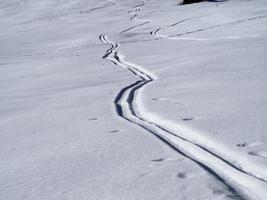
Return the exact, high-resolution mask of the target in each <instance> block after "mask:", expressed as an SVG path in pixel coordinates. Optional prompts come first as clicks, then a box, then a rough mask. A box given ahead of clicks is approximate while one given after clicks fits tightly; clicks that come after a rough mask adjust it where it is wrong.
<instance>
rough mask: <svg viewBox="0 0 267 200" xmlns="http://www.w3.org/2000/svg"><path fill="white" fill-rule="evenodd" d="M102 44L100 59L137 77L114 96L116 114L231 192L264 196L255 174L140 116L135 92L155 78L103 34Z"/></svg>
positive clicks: (260, 197)
mask: <svg viewBox="0 0 267 200" xmlns="http://www.w3.org/2000/svg"><path fill="white" fill-rule="evenodd" d="M99 39H100V41H101V42H102V43H103V44H108V45H111V48H110V49H108V50H107V51H106V54H105V55H104V56H103V58H104V59H107V60H109V61H112V62H113V63H114V64H116V65H118V66H121V67H122V68H125V69H127V70H129V71H130V72H131V73H132V74H133V75H134V76H136V77H138V78H139V80H138V81H136V82H134V83H132V84H130V85H128V86H126V87H125V88H123V89H121V90H120V92H119V93H118V95H117V96H116V97H115V99H114V104H115V107H116V112H117V114H118V115H119V116H120V117H122V118H124V119H125V120H127V121H129V122H131V123H133V124H136V125H137V126H139V127H141V128H143V129H145V130H147V131H148V132H150V133H152V134H153V135H155V136H157V138H159V139H160V140H161V141H163V142H164V143H166V144H168V145H169V146H171V147H173V148H174V149H176V150H177V151H179V152H182V153H183V154H184V155H186V156H187V157H189V158H190V159H192V160H194V161H195V162H197V163H198V164H200V165H201V166H203V167H205V168H207V169H209V170H210V171H212V172H213V173H215V174H216V175H217V176H219V177H220V179H221V180H222V181H223V182H224V183H225V184H226V185H227V186H228V187H229V188H232V189H233V190H234V191H236V192H238V193H239V194H240V195H241V196H243V197H244V198H248V199H262V200H265V199H267V194H266V191H267V190H266V189H267V188H266V183H265V182H264V181H262V180H259V179H258V178H256V176H254V175H251V174H249V173H246V172H245V171H243V170H241V169H239V168H238V167H236V166H235V165H234V164H233V163H230V162H229V161H226V160H225V159H224V158H222V157H220V156H218V155H217V154H215V153H214V152H212V151H210V150H208V149H206V148H204V147H203V146H205V145H204V144H202V145H201V144H196V143H195V142H193V141H190V140H189V139H188V138H185V137H183V134H181V133H179V132H172V131H170V130H169V129H167V128H165V125H164V124H163V123H161V124H160V123H158V122H154V121H152V120H151V119H152V118H153V117H151V119H147V118H145V117H143V116H141V115H140V110H139V103H138V101H137V98H138V94H139V92H141V91H142V90H143V89H144V87H145V86H147V85H148V84H150V83H152V82H153V81H155V80H156V77H155V76H154V75H152V74H151V73H149V72H147V71H145V70H144V69H142V68H141V67H139V66H136V65H134V64H132V63H129V62H127V61H125V60H124V58H123V56H122V55H121V54H120V53H119V52H118V51H116V49H117V48H118V47H119V44H118V43H114V42H110V41H109V40H108V39H107V37H106V35H104V34H101V35H100V36H99Z"/></svg>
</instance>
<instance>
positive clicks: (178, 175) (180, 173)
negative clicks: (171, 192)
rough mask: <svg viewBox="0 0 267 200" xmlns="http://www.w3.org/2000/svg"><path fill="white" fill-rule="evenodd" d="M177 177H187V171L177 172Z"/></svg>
mask: <svg viewBox="0 0 267 200" xmlns="http://www.w3.org/2000/svg"><path fill="white" fill-rule="evenodd" d="M177 177H178V178H180V179H185V178H186V177H187V175H186V173H185V172H179V173H178V174H177Z"/></svg>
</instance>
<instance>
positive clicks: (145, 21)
mask: <svg viewBox="0 0 267 200" xmlns="http://www.w3.org/2000/svg"><path fill="white" fill-rule="evenodd" d="M145 4H146V3H145V1H141V2H140V3H139V4H137V5H135V6H133V9H135V11H129V12H128V13H129V14H133V16H132V17H131V18H130V20H131V21H136V22H141V23H140V24H137V25H134V26H131V27H129V28H127V29H125V30H123V31H121V32H120V33H126V32H128V31H130V30H133V29H135V28H137V27H140V26H144V25H146V24H148V23H150V22H151V20H149V19H137V17H138V16H139V15H140V12H141V11H142V7H143V6H144V5H145Z"/></svg>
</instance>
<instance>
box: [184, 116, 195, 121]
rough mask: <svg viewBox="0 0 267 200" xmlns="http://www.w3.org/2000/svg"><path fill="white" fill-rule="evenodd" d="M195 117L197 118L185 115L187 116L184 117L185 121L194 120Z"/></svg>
mask: <svg viewBox="0 0 267 200" xmlns="http://www.w3.org/2000/svg"><path fill="white" fill-rule="evenodd" d="M194 119H195V118H194V117H185V118H182V120H183V121H192V120H194Z"/></svg>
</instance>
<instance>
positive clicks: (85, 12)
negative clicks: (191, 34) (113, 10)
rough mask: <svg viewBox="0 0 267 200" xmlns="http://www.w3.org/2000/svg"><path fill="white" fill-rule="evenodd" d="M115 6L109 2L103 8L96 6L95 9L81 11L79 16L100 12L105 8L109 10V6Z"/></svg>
mask: <svg viewBox="0 0 267 200" xmlns="http://www.w3.org/2000/svg"><path fill="white" fill-rule="evenodd" d="M116 4H117V3H116V2H114V1H110V2H107V3H105V4H104V5H103V6H98V7H95V8H91V9H88V10H81V11H80V13H81V14H89V13H91V12H94V11H97V10H102V9H105V8H109V7H111V6H115V5H116Z"/></svg>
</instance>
